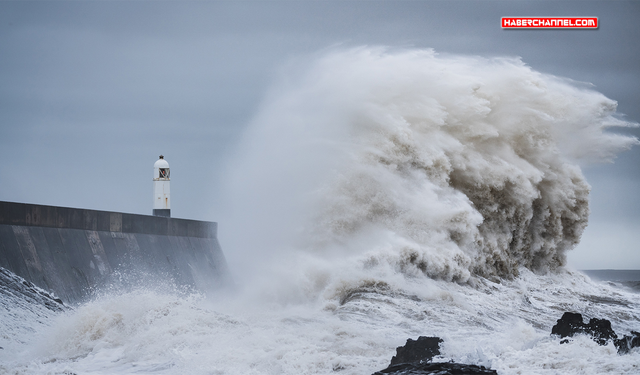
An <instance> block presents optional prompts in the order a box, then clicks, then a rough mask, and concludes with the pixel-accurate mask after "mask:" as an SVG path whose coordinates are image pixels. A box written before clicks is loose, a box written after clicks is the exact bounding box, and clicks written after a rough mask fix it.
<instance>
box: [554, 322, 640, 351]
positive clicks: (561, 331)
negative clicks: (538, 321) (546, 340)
mask: <svg viewBox="0 0 640 375" xmlns="http://www.w3.org/2000/svg"><path fill="white" fill-rule="evenodd" d="M551 334H552V335H559V336H560V337H561V338H564V337H573V335H575V334H586V335H590V336H591V338H592V339H593V341H595V342H597V343H598V344H599V345H607V342H609V340H611V341H613V344H614V345H615V346H616V348H617V349H618V353H619V354H625V353H628V352H629V350H631V349H632V348H635V347H640V333H638V332H636V331H631V334H632V336H626V335H625V336H623V337H622V338H621V339H618V335H617V334H616V333H615V331H614V330H613V328H611V322H610V321H609V320H607V319H597V318H591V319H590V320H589V323H588V324H585V323H584V321H583V320H582V315H581V314H578V313H570V312H565V313H564V314H563V315H562V318H560V319H558V321H557V323H556V325H555V326H553V328H552V329H551ZM567 342H569V340H566V339H565V340H562V341H560V343H561V344H566V343H567Z"/></svg>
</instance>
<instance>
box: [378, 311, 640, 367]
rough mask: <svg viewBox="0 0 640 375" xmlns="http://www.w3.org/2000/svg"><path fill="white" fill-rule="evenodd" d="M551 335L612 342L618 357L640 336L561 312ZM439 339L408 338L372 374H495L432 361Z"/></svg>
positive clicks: (604, 321)
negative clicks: (392, 355)
mask: <svg viewBox="0 0 640 375" xmlns="http://www.w3.org/2000/svg"><path fill="white" fill-rule="evenodd" d="M551 334H552V335H557V336H560V338H562V339H563V340H561V341H560V344H565V343H567V342H569V340H570V339H569V338H571V337H573V336H574V335H577V334H585V335H589V336H591V338H592V339H593V340H594V341H595V342H597V343H598V344H599V345H607V343H609V342H610V341H611V342H613V344H614V345H615V347H616V348H617V349H618V354H620V355H622V354H626V353H628V352H629V351H630V350H631V349H633V348H636V347H640V333H639V332H636V331H631V334H630V335H623V336H622V338H618V335H617V334H616V333H615V331H614V330H613V329H612V328H611V322H610V321H609V320H607V319H598V318H591V319H590V320H589V323H584V321H583V318H582V315H581V314H578V313H572V312H565V313H564V314H563V315H562V318H560V319H558V321H557V322H556V325H554V326H553V328H552V329H551ZM442 342H443V341H442V339H441V338H439V337H426V336H420V337H418V339H417V340H413V339H408V340H407V343H406V344H405V345H404V346H400V347H398V348H396V355H395V356H394V357H393V358H391V363H390V364H389V367H387V368H386V369H384V370H380V371H377V372H374V373H373V375H385V374H386V375H436V374H437V375H476V374H496V375H497V374H498V372H497V371H496V370H492V369H489V368H486V367H484V366H478V365H472V364H464V363H455V362H432V360H433V357H435V356H437V355H440V343H442Z"/></svg>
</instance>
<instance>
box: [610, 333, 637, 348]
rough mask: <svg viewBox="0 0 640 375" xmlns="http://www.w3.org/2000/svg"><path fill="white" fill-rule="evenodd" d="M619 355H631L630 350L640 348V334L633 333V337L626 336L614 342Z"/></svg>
mask: <svg viewBox="0 0 640 375" xmlns="http://www.w3.org/2000/svg"><path fill="white" fill-rule="evenodd" d="M613 343H614V344H615V345H616V348H618V353H619V354H626V353H629V350H631V349H633V348H637V347H640V332H636V331H631V336H628V335H624V336H622V338H621V339H618V340H614V341H613Z"/></svg>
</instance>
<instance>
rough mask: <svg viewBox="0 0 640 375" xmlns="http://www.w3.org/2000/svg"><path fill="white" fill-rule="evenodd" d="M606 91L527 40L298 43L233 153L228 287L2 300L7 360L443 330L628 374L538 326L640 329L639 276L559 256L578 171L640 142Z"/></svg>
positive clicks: (531, 356) (34, 361) (317, 343)
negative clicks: (609, 275) (522, 51)
mask: <svg viewBox="0 0 640 375" xmlns="http://www.w3.org/2000/svg"><path fill="white" fill-rule="evenodd" d="M615 109H616V103H615V101H613V100H610V99H608V98H606V97H604V96H603V95H601V94H600V93H597V92H595V91H593V90H591V89H590V88H589V87H588V86H587V85H585V84H582V83H575V82H572V81H570V80H567V79H562V78H558V77H553V76H549V75H545V74H542V73H539V72H536V71H534V70H533V69H531V68H530V67H528V66H526V65H525V64H524V63H523V62H522V61H520V60H519V59H517V58H493V59H487V58H481V57H469V56H455V55H439V54H437V53H435V52H434V51H431V50H415V49H414V50H392V49H385V48H372V47H360V48H354V49H336V50H329V51H323V52H321V53H319V54H317V55H315V56H312V57H307V58H303V59H298V60H295V61H292V62H291V63H290V64H289V65H288V66H286V67H284V68H283V69H282V72H281V76H280V78H279V79H277V80H276V82H275V83H274V85H273V87H272V88H271V90H270V91H269V92H268V93H267V95H266V97H265V100H264V102H263V104H262V106H261V107H260V108H259V109H258V111H257V114H256V116H255V118H254V120H253V121H252V123H251V124H250V125H249V127H248V128H247V131H246V134H245V137H244V140H243V143H242V145H241V147H240V148H239V149H238V152H237V155H236V157H235V158H234V159H233V160H232V162H230V163H229V166H228V170H227V172H228V173H227V178H226V181H227V183H228V185H227V187H226V196H225V201H226V202H227V204H228V206H227V207H226V209H227V216H226V217H224V218H221V220H220V241H221V244H222V247H223V249H224V251H225V255H226V257H227V259H228V260H229V263H230V266H231V269H232V272H233V273H234V277H235V282H236V284H237V288H236V289H234V290H232V291H230V292H226V293H225V292H220V293H218V294H210V295H201V294H197V293H190V292H189V291H184V290H182V291H174V292H171V290H170V289H171V288H168V287H166V286H163V287H162V288H160V289H159V288H158V287H157V286H154V285H143V284H144V283H141V285H139V288H136V287H135V286H136V283H135V282H134V283H124V284H123V285H125V286H126V288H124V287H123V288H120V289H118V287H117V285H115V286H113V287H112V289H111V290H107V291H104V293H102V294H100V293H98V294H96V296H97V297H96V298H95V299H94V300H93V301H91V302H88V303H86V304H83V305H81V306H78V307H77V308H75V309H73V310H70V311H67V312H65V313H58V314H56V313H53V312H47V313H46V314H44V313H43V314H40V313H39V311H40V310H37V309H34V310H32V311H34V312H31V313H29V314H27V313H24V314H23V313H22V310H21V308H20V306H17V305H15V304H10V305H11V306H17V307H15V308H12V310H10V315H11V316H12V320H11V323H10V325H12V326H11V327H9V328H11V329H12V332H15V333H12V336H11V337H10V340H12V341H10V342H9V345H7V344H5V349H3V350H0V372H3V371H4V372H7V373H12V374H40V373H78V374H102V373H122V374H125V373H157V374H175V373H189V374H243V375H245V374H292V375H293V374H296V375H299V374H334V373H341V374H354V375H355V374H359V375H362V374H370V373H372V372H374V371H376V370H381V369H383V368H385V367H386V366H387V365H388V363H389V360H390V358H391V356H392V355H394V353H395V347H397V346H400V345H403V344H404V343H405V341H406V339H407V338H409V337H412V338H416V337H417V336H420V335H427V336H429V335H435V336H439V337H442V338H443V339H444V344H443V347H442V356H441V357H440V358H438V360H442V361H448V360H454V361H457V362H462V363H473V364H481V365H485V366H490V367H492V368H494V369H497V370H498V372H499V374H522V373H526V374H558V373H562V374H583V373H606V372H612V373H620V374H633V373H637V363H638V362H639V360H640V351H638V350H637V349H635V350H634V351H632V352H631V353H630V354H629V355H626V356H619V355H618V354H617V353H616V349H615V347H614V346H613V345H612V344H610V345H607V346H598V345H597V344H596V343H595V342H593V341H592V340H590V339H589V338H586V337H577V338H575V339H574V340H572V341H571V342H570V343H568V344H564V345H560V344H559V341H560V340H559V339H558V338H555V337H552V336H550V332H551V327H552V326H553V324H554V323H555V321H556V320H557V319H559V318H560V316H561V315H562V313H563V312H564V311H574V312H579V313H582V314H584V315H585V316H586V317H598V318H606V319H609V320H611V322H612V324H613V328H614V329H615V330H616V331H617V332H618V333H619V334H624V333H628V331H629V330H632V329H634V330H638V328H640V294H637V293H634V292H632V291H630V290H627V289H620V288H618V287H616V285H613V284H603V283H597V282H594V281H591V280H590V279H589V278H588V277H586V276H584V275H583V274H580V273H578V272H575V271H572V270H567V269H565V268H564V267H563V266H564V265H565V262H566V253H567V251H570V250H571V249H572V248H573V247H574V246H575V245H576V244H577V243H578V241H579V240H580V236H581V234H582V232H583V230H584V228H585V227H586V225H587V223H588V215H589V185H588V183H587V181H585V179H584V176H583V175H582V172H581V169H580V168H581V167H582V166H584V165H586V164H588V163H594V162H607V161H611V160H613V158H614V157H615V155H616V153H618V152H620V151H623V150H625V149H627V148H629V147H632V146H633V145H635V144H637V143H638V141H637V140H636V139H634V138H630V137H625V136H620V135H615V134H613V133H610V132H607V129H609V128H611V127H616V126H635V124H632V123H629V122H625V121H622V120H620V119H619V118H618V117H616V114H615ZM136 280H137V279H136ZM118 285H119V284H118ZM20 314H23V316H24V317H25V319H27V320H29V322H30V323H29V324H28V325H27V328H28V329H22V330H21V329H15V328H14V327H13V325H16V324H18V323H17V322H19V316H20ZM38 314H40V315H38ZM45 315H46V316H45ZM49 315H50V316H49ZM16 316H17V317H18V318H15V317H16ZM35 320H38V322H37V323H34V322H35ZM14 323H15V324H14ZM40 327H44V328H40ZM21 332H28V334H27V333H24V334H23V333H21ZM14 336H15V338H14ZM0 338H1V337H0ZM12 343H13V344H12Z"/></svg>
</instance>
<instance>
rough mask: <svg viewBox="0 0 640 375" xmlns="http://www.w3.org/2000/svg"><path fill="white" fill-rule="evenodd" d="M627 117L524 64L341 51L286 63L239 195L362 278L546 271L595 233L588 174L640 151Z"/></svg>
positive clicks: (247, 211) (274, 236)
mask: <svg viewBox="0 0 640 375" xmlns="http://www.w3.org/2000/svg"><path fill="white" fill-rule="evenodd" d="M616 106H617V103H616V102H615V101H613V100H610V99H608V98H606V97H605V96H603V95H602V94H600V93H598V92H596V91H593V90H592V89H591V88H590V87H588V85H586V84H583V83H576V82H573V81H570V80H567V79H562V78H558V77H555V76H551V75H548V74H542V73H539V72H536V71H534V70H533V69H531V68H530V67H528V66H527V65H525V64H524V63H523V62H522V61H521V60H520V59H518V58H491V59H487V58H481V57H468V56H456V55H439V54H437V53H435V52H434V51H432V50H417V49H410V50H400V51H392V50H389V49H386V48H372V47H360V48H354V49H348V50H332V51H329V52H325V53H324V54H322V55H321V56H315V57H314V58H313V59H312V60H311V61H309V60H305V61H296V62H294V63H292V64H291V65H290V66H288V67H287V69H286V74H283V78H282V79H281V80H280V83H279V84H277V85H275V86H274V87H273V88H272V90H271V91H270V93H269V95H268V96H267V99H266V100H265V102H264V103H263V106H262V107H261V109H260V111H259V113H258V115H257V116H256V117H255V119H254V121H253V122H252V124H251V125H250V127H249V129H248V130H247V135H246V137H245V140H244V145H243V147H242V149H241V150H240V155H243V156H242V158H241V160H240V161H239V162H237V163H235V164H233V166H232V168H231V170H232V173H231V177H230V180H231V183H230V186H231V189H230V191H233V192H234V194H232V195H233V196H235V197H236V202H238V207H240V206H242V209H239V212H242V215H243V216H244V217H245V219H244V221H243V224H245V225H249V224H248V221H247V220H248V219H247V218H248V217H251V218H253V219H254V220H255V221H254V225H253V228H254V230H255V231H257V232H260V230H261V228H262V230H263V231H264V232H263V233H262V234H263V235H262V236H261V238H262V239H263V240H264V239H271V240H273V241H274V242H278V241H280V245H279V246H290V247H295V248H297V249H304V250H305V252H306V253H307V254H316V255H317V254H333V255H335V254H340V256H341V257H344V256H355V257H356V258H358V259H359V264H360V267H361V268H364V269H376V268H381V267H382V268H389V267H390V268H391V269H393V270H394V272H398V273H400V274H403V275H405V276H409V277H414V276H419V275H426V276H428V277H431V278H438V279H444V280H450V281H458V282H467V281H469V280H470V279H472V278H473V277H475V276H481V277H486V278H496V277H498V278H512V277H515V276H517V275H518V273H519V269H520V268H521V267H526V268H528V269H530V270H532V271H533V272H535V273H539V274H541V273H547V272H550V271H553V270H556V269H558V268H559V267H561V266H563V265H565V263H566V253H567V251H569V250H571V249H572V248H574V247H575V246H576V245H577V244H578V242H579V240H580V236H581V234H582V233H583V231H584V229H585V227H586V226H587V222H588V216H589V190H590V186H589V184H588V183H587V182H586V181H585V178H584V176H583V174H582V172H581V169H580V165H583V164H586V163H591V162H594V161H595V162H599V161H611V160H612V159H613V158H614V157H615V154H616V153H617V152H620V151H621V150H625V149H628V148H629V147H631V146H633V145H635V144H637V143H638V141H637V139H635V138H632V137H627V136H623V135H616V134H612V133H608V132H606V130H607V129H608V128H610V127H624V126H636V125H637V124H633V123H630V122H627V121H624V120H622V119H621V118H620V117H619V116H618V117H616V115H615V111H616ZM256 186H260V188H259V189H254V187H256ZM233 196H232V198H233ZM265 212H266V213H268V214H264V213H265ZM274 221H275V222H276V223H275V224H272V225H267V224H266V223H269V222H274ZM245 228H246V227H245ZM282 228H293V229H292V230H290V231H289V233H285V232H286V231H285V230H283V229H282ZM292 232H295V238H296V240H295V241H293V242H290V243H285V242H286V241H285V240H284V239H285V238H291V237H292V235H291V234H292ZM257 236H260V235H259V234H257ZM265 241H267V242H268V240H265ZM261 247H262V248H264V247H265V245H264V244H263V245H261Z"/></svg>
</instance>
